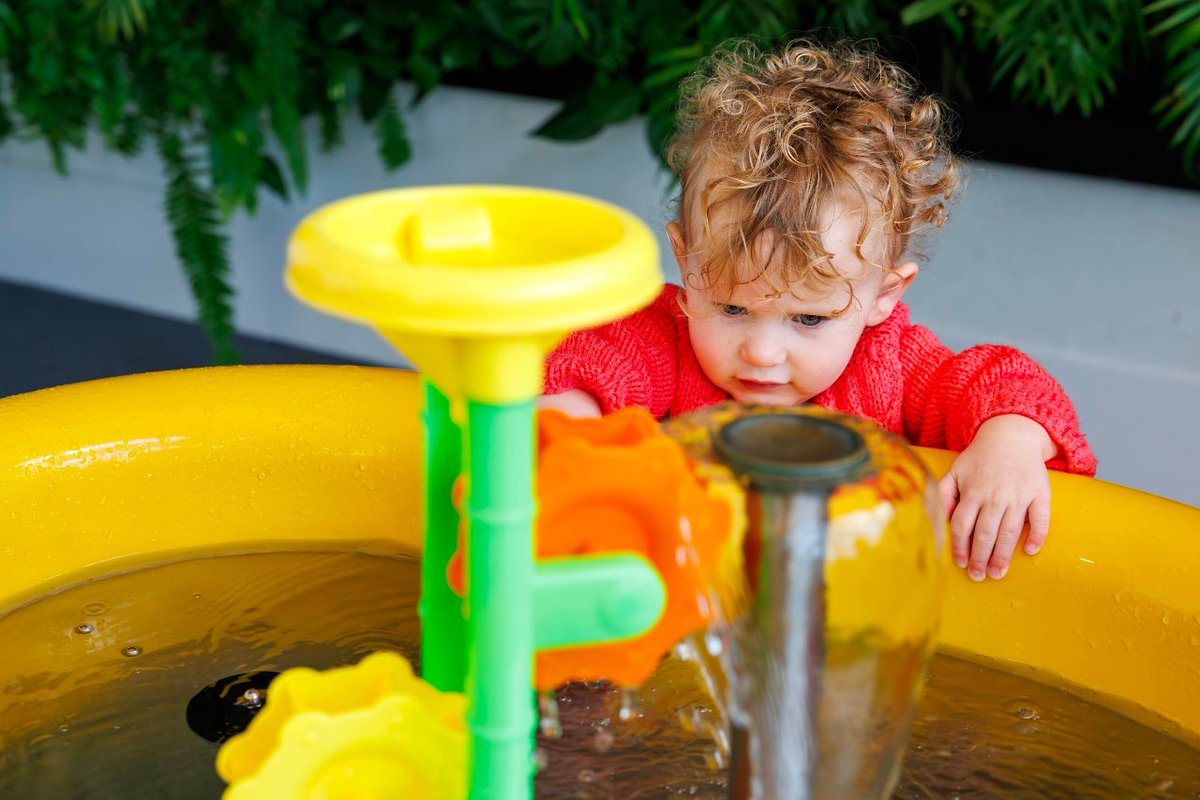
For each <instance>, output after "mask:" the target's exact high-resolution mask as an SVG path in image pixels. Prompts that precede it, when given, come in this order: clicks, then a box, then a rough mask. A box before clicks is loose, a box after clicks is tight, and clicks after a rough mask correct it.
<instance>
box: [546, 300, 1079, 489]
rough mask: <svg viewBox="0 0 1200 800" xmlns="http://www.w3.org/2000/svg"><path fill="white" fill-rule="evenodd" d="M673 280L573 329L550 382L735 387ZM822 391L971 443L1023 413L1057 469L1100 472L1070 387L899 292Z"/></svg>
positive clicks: (893, 420)
mask: <svg viewBox="0 0 1200 800" xmlns="http://www.w3.org/2000/svg"><path fill="white" fill-rule="evenodd" d="M677 295H678V287H677V286H672V285H669V284H668V285H667V286H666V287H664V288H663V291H662V293H661V294H659V296H658V298H657V299H656V300H655V301H654V302H653V303H651V304H650V305H649V306H647V307H646V308H644V309H642V310H641V311H639V312H637V313H635V314H633V315H631V316H629V317H626V318H624V319H621V320H618V321H616V322H613V323H610V324H608V325H603V326H601V327H599V328H592V329H589V330H585V331H579V332H577V333H573V334H571V335H570V336H568V337H567V338H566V340H565V341H563V343H562V344H561V345H559V346H558V348H557V349H555V350H554V351H553V352H552V353H551V354H550V356H549V357H548V358H547V360H546V379H545V387H544V391H545V392H546V393H547V394H556V393H558V392H565V391H567V390H568V389H583V390H584V391H586V392H588V393H589V394H591V395H593V396H594V397H595V398H596V399H597V400H598V401H599V403H600V407H601V409H602V410H603V411H604V412H605V413H607V412H609V411H612V410H613V409H616V408H621V407H624V406H631V405H636V406H642V407H644V408H646V409H648V410H649V411H650V412H651V413H652V414H654V416H655V417H657V418H660V419H661V418H662V417H664V416H667V415H674V414H682V413H685V412H687V411H693V410H695V409H697V408H703V407H705V406H710V405H713V404H714V403H719V402H720V401H722V400H727V399H729V395H728V394H727V393H726V392H724V391H722V390H721V389H719V388H717V387H716V386H715V385H714V384H713V383H712V381H710V380H709V379H708V377H707V376H706V375H705V374H704V372H703V370H702V369H701V368H700V363H699V361H697V360H696V354H695V352H693V350H692V345H691V339H690V338H689V336H688V319H687V316H685V315H684V313H683V311H682V310H681V309H680V308H679V304H678V302H677V300H676V298H677ZM812 402H814V403H817V404H819V405H822V406H826V407H828V408H832V409H836V410H838V411H843V412H845V413H848V414H855V415H857V416H861V417H867V418H869V419H872V420H874V421H876V422H878V423H879V424H880V425H882V426H883V427H885V428H887V429H888V430H889V431H892V432H893V433H898V434H900V435H902V436H904V437H905V438H906V439H908V441H910V442H912V443H913V444H917V445H922V446H926V447H942V448H946V449H950V450H962V449H963V448H965V447H966V446H967V445H968V444H969V443H970V441H971V439H972V438H973V437H974V436H975V431H976V430H978V429H979V426H980V425H981V424H982V423H983V422H984V421H985V420H987V419H989V418H990V417H995V416H999V415H1000V414H1021V415H1023V416H1026V417H1029V418H1030V419H1033V420H1035V421H1036V422H1038V423H1040V424H1041V425H1042V427H1044V428H1045V429H1046V431H1047V432H1048V433H1049V434H1050V437H1051V438H1052V439H1053V440H1054V441H1055V442H1056V443H1057V444H1058V448H1059V455H1058V456H1057V457H1055V458H1054V459H1051V460H1050V461H1048V462H1046V466H1048V467H1051V468H1053V469H1061V470H1067V471H1070V472H1077V473H1081V474H1084V475H1093V474H1095V472H1096V457H1095V456H1094V455H1093V454H1092V451H1091V448H1089V447H1088V444H1087V440H1086V439H1085V438H1084V436H1083V433H1082V432H1081V431H1080V430H1079V419H1078V417H1077V416H1076V414H1075V408H1074V406H1072V405H1071V401H1070V399H1069V398H1068V397H1067V395H1066V392H1064V391H1063V388H1062V387H1061V386H1060V385H1059V384H1058V382H1057V381H1055V380H1054V378H1052V377H1051V376H1050V375H1049V374H1048V373H1047V372H1046V371H1045V370H1044V369H1042V368H1041V367H1040V366H1039V365H1038V364H1037V363H1036V362H1034V361H1033V360H1032V359H1031V358H1029V357H1028V356H1026V355H1025V354H1024V353H1021V352H1020V351H1019V350H1015V349H1013V348H1012V347H1007V346H1004V345H996V344H984V345H977V346H975V347H972V348H970V349H968V350H964V351H963V352H961V353H958V354H955V353H954V352H953V351H952V350H950V348H948V347H946V346H945V345H944V344H942V343H941V342H939V341H938V339H937V337H935V336H934V335H933V333H931V332H930V331H929V330H928V329H927V328H924V327H922V326H920V325H913V324H910V323H909V321H908V308H907V307H906V306H905V305H904V304H903V303H900V304H898V305H897V306H896V309H895V310H894V311H893V312H892V314H891V316H889V317H888V318H887V319H886V320H884V321H883V322H881V323H880V324H878V325H875V326H873V327H870V328H867V329H866V330H865V331H863V334H862V338H860V339H859V341H858V346H857V347H856V348H855V351H854V355H853V356H852V357H851V358H850V363H849V365H848V366H847V367H846V371H845V372H843V373H842V375H841V377H840V378H838V380H837V382H836V383H834V384H833V385H832V386H830V387H829V388H828V389H826V390H825V391H824V392H822V393H821V394H819V395H817V396H816V397H814V398H813V399H812Z"/></svg>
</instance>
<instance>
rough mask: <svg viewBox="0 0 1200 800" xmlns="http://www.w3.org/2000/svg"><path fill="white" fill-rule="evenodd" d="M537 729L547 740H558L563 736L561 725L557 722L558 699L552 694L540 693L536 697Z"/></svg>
mask: <svg viewBox="0 0 1200 800" xmlns="http://www.w3.org/2000/svg"><path fill="white" fill-rule="evenodd" d="M538 713H539V715H540V717H541V718H540V720H539V721H538V727H539V728H541V731H542V735H543V736H545V737H546V738H547V739H560V738H562V735H563V729H562V723H561V722H559V721H558V698H557V697H555V696H554V692H542V693H540V694H539V695H538Z"/></svg>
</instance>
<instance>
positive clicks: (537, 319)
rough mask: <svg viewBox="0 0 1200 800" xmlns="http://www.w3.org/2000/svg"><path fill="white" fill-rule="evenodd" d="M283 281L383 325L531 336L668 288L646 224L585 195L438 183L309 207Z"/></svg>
mask: <svg viewBox="0 0 1200 800" xmlns="http://www.w3.org/2000/svg"><path fill="white" fill-rule="evenodd" d="M287 259H288V268H287V276H286V282H287V285H288V287H289V288H290V289H291V290H292V291H293V292H294V293H295V294H296V295H297V296H299V297H300V298H301V299H303V300H305V301H306V302H308V303H311V304H312V305H314V306H317V307H318V308H321V309H323V310H325V311H328V312H330V313H332V314H336V315H339V316H343V317H350V318H353V319H357V320H360V321H364V322H369V323H371V324H373V325H375V326H376V327H379V328H382V329H386V330H390V331H399V332H406V333H418V334H422V335H432V336H456V337H480V336H525V335H530V334H538V333H546V332H558V331H562V332H565V331H570V330H575V329H578V328H585V327H590V326H593V325H597V324H599V323H601V322H605V321H607V320H610V319H616V318H618V317H621V316H624V315H626V314H629V313H631V312H633V311H636V310H637V309H639V308H641V307H642V306H645V305H647V304H648V303H649V302H650V301H651V300H652V299H654V296H655V295H656V294H657V292H658V291H659V289H660V288H661V286H662V278H661V273H660V270H659V264H658V245H657V243H656V241H655V238H654V236H653V234H652V233H651V232H650V230H649V228H647V227H646V225H645V223H643V222H642V221H641V220H639V219H638V218H637V217H635V216H634V215H633V214H630V213H629V212H628V211H625V210H623V209H621V208H618V207H617V206H614V205H610V204H608V203H604V202H601V201H598V200H594V199H592V198H588V197H584V196H582V195H575V194H570V193H567V192H557V191H551V190H548V189H529V188H523V187H506V186H438V187H427V188H413V189H395V190H389V191H382V192H375V193H371V194H364V195H359V196H357V197H351V198H348V199H345V200H341V201H338V202H335V203H331V204H330V205H327V206H324V207H323V208H320V209H318V210H317V211H315V212H313V213H312V214H310V215H309V216H308V217H306V218H305V219H304V220H303V221H302V222H301V223H300V225H299V226H298V227H297V229H296V231H295V232H294V233H293V234H292V238H291V240H290V242H289V243H288V256H287Z"/></svg>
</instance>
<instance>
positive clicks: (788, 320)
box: [667, 210, 917, 405]
mask: <svg viewBox="0 0 1200 800" xmlns="http://www.w3.org/2000/svg"><path fill="white" fill-rule="evenodd" d="M829 216H830V219H829V220H828V223H827V224H826V226H825V233H824V236H823V237H822V238H823V242H824V244H825V249H826V250H828V251H829V252H830V253H831V254H832V256H833V264H834V266H835V267H836V268H837V270H838V271H839V272H840V273H841V274H842V275H844V276H845V277H846V278H848V279H849V281H850V283H851V284H852V285H853V299H852V298H851V287H850V286H848V285H846V282H845V281H836V282H834V284H832V285H830V286H827V287H808V286H791V287H790V292H788V291H785V292H784V293H783V294H782V296H778V297H775V296H773V295H772V293H771V290H770V287H769V286H767V285H765V282H764V281H762V280H761V279H760V280H758V281H755V282H753V283H745V284H741V285H739V286H738V287H737V288H736V289H735V290H734V291H733V293H732V295H730V294H729V292H728V290H724V289H722V290H715V291H714V290H705V289H696V288H685V290H684V292H683V297H682V298H681V300H680V302H681V303H682V304H683V307H684V310H685V311H686V312H687V314H688V316H689V318H690V323H689V331H690V335H691V342H692V348H693V349H694V350H695V353H696V357H697V359H698V360H699V362H700V366H701V368H702V369H703V370H704V372H705V374H706V375H707V376H708V378H709V380H711V381H712V382H713V383H714V384H716V385H717V386H719V387H720V388H721V389H723V390H725V391H726V392H728V393H729V394H730V395H731V396H732V397H733V398H734V399H735V400H738V401H740V402H744V403H764V404H769V405H794V404H797V403H802V402H804V401H806V400H809V399H810V398H812V397H814V396H816V395H818V394H820V393H821V392H823V391H825V390H826V389H828V388H829V387H830V386H831V385H833V383H834V382H835V381H836V380H837V379H838V378H839V377H840V376H841V374H842V372H844V371H845V369H846V365H847V364H848V363H849V362H850V357H851V356H852V355H853V353H854V348H855V346H856V345H857V344H858V340H859V337H860V336H861V335H862V332H863V330H864V329H865V328H867V327H868V326H871V325H877V324H879V323H880V322H882V321H883V320H885V319H887V317H888V315H889V314H891V313H892V309H893V308H895V306H896V303H897V302H898V301H899V299H900V295H901V294H903V292H904V289H905V288H906V287H907V286H908V283H909V282H910V281H911V280H912V279H913V278H914V277H915V276H916V273H917V265H916V263H914V262H911V261H910V262H905V263H903V264H899V265H896V266H895V267H894V269H893V271H892V272H886V271H884V270H882V269H880V268H879V267H878V266H874V265H871V264H866V263H864V262H863V261H862V260H861V259H859V258H858V256H857V254H856V252H855V242H856V241H857V238H858V229H859V221H858V217H857V215H853V214H845V213H841V212H840V210H838V211H835V212H834V213H832V214H830V215H829ZM667 227H668V234H669V235H670V237H671V241H672V244H673V245H674V249H675V254H676V257H677V258H678V259H679V266H680V271H681V273H682V274H683V276H684V286H685V287H689V285H698V284H697V281H696V276H697V275H698V270H699V268H700V267H701V265H703V264H704V263H705V261H706V258H705V255H706V254H705V253H704V251H703V246H702V245H701V247H700V248H699V249H695V250H693V251H691V252H688V249H687V246H686V243H685V241H684V234H683V229H682V227H681V226H680V225H679V224H678V223H675V222H672V223H670V224H669V225H668V226H667ZM689 227H692V229H693V230H696V229H697V228H696V226H689ZM755 244H756V246H760V247H763V248H765V249H764V252H769V248H770V241H769V239H768V240H766V241H761V242H756V243H755ZM868 244H869V243H868ZM864 249H866V248H864ZM867 256H868V257H871V258H873V257H874V254H872V253H870V252H869V250H868V252H867ZM689 277H691V280H688V278H689ZM700 285H702V284H700Z"/></svg>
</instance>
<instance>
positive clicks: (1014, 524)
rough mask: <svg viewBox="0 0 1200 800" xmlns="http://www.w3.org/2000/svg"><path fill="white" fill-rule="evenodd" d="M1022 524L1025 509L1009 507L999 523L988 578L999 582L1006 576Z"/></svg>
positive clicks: (989, 563) (1023, 522)
mask: <svg viewBox="0 0 1200 800" xmlns="http://www.w3.org/2000/svg"><path fill="white" fill-rule="evenodd" d="M1024 524H1025V508H1024V507H1022V506H1020V505H1016V506H1009V507H1008V509H1007V510H1006V511H1005V512H1004V519H1003V520H1002V521H1001V522H1000V532H999V534H997V536H996V546H995V548H993V549H992V557H991V559H990V560H989V561H988V566H987V574H988V577H989V578H992V579H994V580H999V579H1000V578H1003V577H1004V576H1005V575H1007V574H1008V565H1009V564H1010V563H1012V554H1013V550H1015V549H1016V547H1017V539H1020V538H1021V527H1022V526H1023V525H1024Z"/></svg>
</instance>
